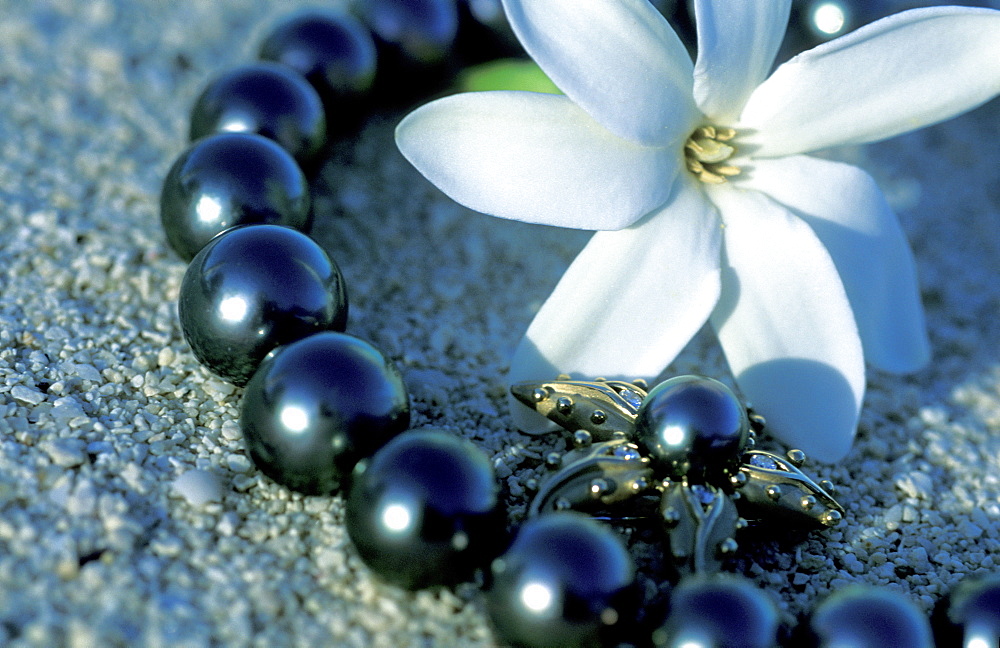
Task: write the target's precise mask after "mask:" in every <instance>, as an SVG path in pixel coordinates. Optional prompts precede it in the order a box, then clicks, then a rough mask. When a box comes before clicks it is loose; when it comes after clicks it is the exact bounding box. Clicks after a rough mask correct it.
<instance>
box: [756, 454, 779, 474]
mask: <svg viewBox="0 0 1000 648" xmlns="http://www.w3.org/2000/svg"><path fill="white" fill-rule="evenodd" d="M750 465H751V466H756V467H757V468H765V469H767V470H777V469H778V463H777V462H776V461H775V460H774V459H772V458H770V457H768V456H766V455H759V454H755V455H754V456H752V457H750Z"/></svg>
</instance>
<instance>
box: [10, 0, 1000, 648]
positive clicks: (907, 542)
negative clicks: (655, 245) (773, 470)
mask: <svg viewBox="0 0 1000 648" xmlns="http://www.w3.org/2000/svg"><path fill="white" fill-rule="evenodd" d="M299 4H300V3H299V2H297V1H296V2H287V3H284V2H283V3H271V4H270V5H265V4H264V3H250V2H245V1H243V0H215V1H213V2H192V1H190V0H186V1H184V2H174V3H168V2H162V1H160V0H128V1H126V0H116V1H111V0H93V1H90V2H86V3H83V2H77V1H75V0H47V1H42V0H38V1H34V2H15V1H13V0H7V1H5V2H0V106H2V110H0V273H2V274H0V644H3V645H11V646H59V645H67V646H74V647H83V646H116V645H121V646H125V645H127V646H141V645H147V646H209V645H226V646H229V645H232V646H241V645H252V646H310V647H314V646H357V647H359V648H360V647H365V648H369V647H385V648H390V647H391V648H402V647H409V646H489V645H493V644H494V639H493V636H492V633H491V631H490V629H489V627H488V625H487V623H486V621H485V617H484V614H483V601H482V597H481V594H480V592H479V590H478V589H477V588H476V587H475V586H474V585H468V586H463V587H460V588H458V590H457V591H454V592H453V591H432V592H419V593H415V594H413V593H407V592H404V591H401V590H399V589H397V588H395V587H392V586H389V585H385V584H383V583H381V582H379V581H378V579H377V578H375V577H373V575H372V574H371V573H370V572H369V571H368V570H367V568H366V567H365V566H364V565H363V564H362V563H361V562H360V560H359V558H358V556H357V554H356V553H355V552H354V550H353V549H352V548H351V546H350V544H349V542H348V540H347V537H346V534H345V531H344V527H343V524H342V519H343V501H342V499H341V498H340V497H339V496H332V497H302V496H300V495H298V494H294V493H291V492H289V491H288V490H287V489H285V488H282V487H280V486H278V485H276V484H274V483H272V482H270V481H268V480H267V479H266V478H264V477H262V476H261V475H260V474H259V473H258V472H257V471H256V470H255V469H254V468H253V467H252V465H251V463H250V461H249V460H248V458H247V456H246V454H245V452H244V450H243V447H242V441H241V434H240V430H239V426H238V425H237V423H236V421H237V416H238V407H239V399H240V390H238V389H236V388H234V387H232V386H229V385H227V384H225V383H224V382H222V381H221V380H218V379H216V378H213V377H212V376H211V375H210V374H209V373H208V372H207V371H206V370H204V369H203V368H201V367H200V366H199V365H198V364H197V362H196V361H195V360H194V358H193V357H192V355H191V353H190V352H189V350H188V348H187V346H186V344H185V342H184V340H183V338H182V336H181V332H180V327H179V325H178V321H177V316H176V308H175V301H176V298H177V292H178V288H179V284H180V280H181V277H182V276H183V273H184V269H185V266H184V263H183V262H182V261H180V260H178V259H177V257H176V256H174V255H173V253H172V252H171V251H170V250H169V248H168V247H167V245H166V243H165V241H164V237H163V235H162V233H161V231H160V225H159V213H158V209H159V207H158V205H159V189H160V182H161V180H162V178H163V176H164V175H165V173H166V170H167V169H168V167H169V165H170V164H171V163H172V161H173V159H174V158H175V157H176V155H177V154H178V153H179V152H180V151H181V150H182V149H183V148H184V146H185V140H186V135H187V113H188V111H189V108H190V106H191V104H192V102H193V100H194V98H195V96H196V94H197V92H198V91H199V90H200V89H201V87H202V86H203V84H204V83H205V82H206V81H207V80H208V79H209V78H210V77H211V76H212V75H214V74H217V73H219V72H220V71H222V70H225V69H226V68H227V67H230V66H233V65H236V64H238V63H241V62H245V61H248V60H250V59H251V58H252V57H253V53H254V46H255V43H256V42H258V40H259V37H260V35H261V32H262V30H264V29H266V28H267V26H268V25H269V24H273V21H274V19H275V18H276V17H277V16H279V15H280V14H282V13H284V12H285V11H288V10H289V9H290V8H291V7H292V6H293V5H295V6H297V5H299ZM400 116H401V114H380V115H376V116H373V117H372V118H371V120H370V122H369V123H368V124H367V126H366V127H365V128H364V129H363V131H362V132H361V133H360V135H359V136H358V137H357V141H345V142H342V143H340V144H338V145H337V146H336V147H335V150H334V152H333V154H332V157H331V160H330V162H329V164H328V165H327V167H326V168H325V169H324V170H323V172H322V174H321V177H320V179H319V180H318V181H317V183H316V184H317V186H316V190H315V199H316V203H317V212H318V219H319V222H318V224H317V227H316V230H315V232H314V234H315V236H316V238H317V239H318V240H319V241H320V242H321V243H322V244H323V245H324V246H325V247H326V248H327V249H328V250H329V251H330V253H331V254H332V255H333V257H334V258H335V259H336V261H337V263H338V264H339V265H340V267H341V269H342V270H343V272H344V275H345V277H346V280H347V283H348V287H349V291H350V299H351V317H350V324H349V328H348V330H349V332H351V333H353V334H354V335H357V336H359V337H363V338H366V339H368V340H370V341H372V342H373V343H375V344H376V345H377V346H378V347H380V348H381V349H383V350H384V351H385V352H386V353H387V354H388V355H389V356H391V357H392V358H393V359H394V360H395V361H396V362H397V363H398V365H399V367H400V368H401V369H402V371H403V373H404V376H405V379H406V381H407V384H408V387H409V389H410V392H411V396H412V403H413V426H414V427H423V426H428V425H433V426H438V427H443V428H445V429H447V430H450V431H452V432H454V433H455V434H460V435H463V436H465V437H468V438H470V439H472V440H473V441H474V442H475V443H476V444H478V445H479V447H481V448H482V449H483V450H484V451H486V452H487V453H489V454H490V456H491V457H492V459H493V462H494V465H495V466H496V468H497V471H498V475H499V477H500V479H501V480H502V482H503V483H504V486H505V497H506V499H507V502H508V504H509V506H510V516H511V520H512V522H516V521H518V520H519V519H520V517H521V515H522V514H523V512H524V509H525V506H526V503H527V501H528V498H529V494H528V493H527V492H526V490H525V483H526V482H527V481H528V480H529V479H532V478H537V477H539V476H540V475H541V474H542V473H543V472H544V469H543V468H542V467H541V463H542V462H541V459H542V457H544V456H545V454H546V453H548V452H549V451H551V450H552V449H554V448H562V447H564V442H563V441H562V440H561V439H559V438H558V437H540V438H537V437H528V436H525V435H522V434H519V433H517V432H515V431H513V430H512V429H511V424H510V418H509V416H508V413H507V401H506V397H505V392H506V384H505V382H504V373H505V370H506V362H507V359H508V358H509V356H510V353H511V351H512V350H513V348H514V345H515V344H516V343H517V340H518V339H519V337H520V335H521V334H522V332H523V331H524V329H525V328H526V326H527V324H528V322H529V321H530V320H531V318H532V315H533V313H534V312H535V311H536V310H537V308H538V307H539V305H540V304H541V302H542V301H543V300H544V299H545V297H546V296H547V294H548V293H549V291H550V290H551V288H552V287H553V286H554V285H555V283H556V281H557V280H558V278H559V276H560V274H561V272H562V271H563V270H564V269H565V267H566V266H567V265H568V263H569V262H570V261H571V260H572V258H573V256H574V254H575V253H576V252H577V251H578V250H579V249H580V248H581V247H582V246H583V244H584V243H585V241H586V240H587V236H588V234H587V233H586V232H576V231H562V230H557V229H554V228H545V227H537V226H528V225H523V224H518V223H513V222H507V221H502V220H499V219H494V218H491V217H487V216H482V215H478V214H475V213H472V212H470V211H468V210H466V209H463V208H461V207H459V206H457V205H456V204H454V203H453V202H451V201H450V200H449V199H448V198H446V197H444V196H443V195H442V194H440V193H439V192H438V191H437V190H436V189H434V188H433V187H431V186H430V185H429V184H428V183H427V182H426V181H425V180H424V179H423V178H422V177H420V176H419V174H417V173H416V172H415V171H414V170H413V169H412V168H411V167H410V166H409V165H408V164H407V163H406V162H405V161H404V160H403V159H402V157H401V156H400V155H399V154H398V152H397V151H396V149H395V146H394V145H393V142H392V128H393V126H394V124H395V122H396V121H397V120H398V119H399V117H400ZM998 124H1000V104H998V103H997V102H993V103H991V104H988V105H987V106H985V107H983V108H981V109H980V110H978V111H976V112H974V113H971V114H970V115H968V116H965V117H962V118H960V119H957V120H955V121H953V122H950V123H947V124H944V125H941V126H937V127H933V128H928V129H926V130H924V131H921V132H918V133H916V134H911V135H907V136H904V137H900V138H897V139H894V140H892V141H889V142H886V143H883V144H879V145H873V146H870V147H868V148H866V149H864V150H857V149H851V150H844V151H836V152H834V153H832V155H834V156H836V157H838V158H841V159H847V160H851V161H854V162H857V163H859V164H861V165H862V166H863V167H865V168H866V169H868V170H869V171H870V172H871V173H872V174H873V175H874V176H875V177H876V178H877V179H878V180H879V182H880V184H881V186H882V187H883V188H884V189H885V190H886V192H887V194H888V195H889V196H890V199H891V201H892V203H893V205H894V206H895V207H896V208H897V210H898V212H899V214H900V218H901V220H902V223H903V227H904V229H905V230H906V232H907V234H908V236H909V238H910V241H911V242H912V244H913V248H914V251H915V254H916V258H917V263H918V266H919V272H920V275H921V279H922V287H923V294H924V300H925V304H926V307H927V317H928V324H929V327H930V331H931V336H932V341H933V348H934V361H933V362H932V364H931V365H930V366H929V367H928V368H927V369H926V370H924V371H921V372H919V373H917V374H914V375H912V376H906V377H898V376H892V375H888V374H884V373H880V372H876V371H872V373H871V375H870V384H869V391H868V396H867V402H866V406H865V409H864V412H863V416H862V423H861V428H860V431H859V434H858V439H857V443H856V446H855V448H854V450H853V451H852V453H851V454H850V456H849V457H848V458H847V459H845V460H844V461H842V462H839V463H838V464H837V465H829V464H823V463H822V462H818V463H817V462H813V463H811V464H809V465H808V467H807V472H809V473H810V474H812V475H814V476H815V477H816V478H822V477H826V478H829V479H831V480H833V481H834V482H835V483H837V484H839V485H840V486H841V489H840V499H841V501H842V503H843V504H844V505H845V507H846V508H847V515H846V519H845V520H844V522H843V524H842V525H841V526H840V527H838V528H837V529H834V530H831V531H827V532H819V533H812V534H808V535H807V534H803V539H802V541H801V542H791V541H786V540H777V541H774V540H767V539H760V540H759V541H754V542H744V543H743V545H744V546H743V553H742V554H741V556H742V557H741V558H740V559H739V560H738V561H737V562H736V564H735V568H736V569H737V570H740V571H744V572H745V573H747V574H749V575H750V576H751V577H752V578H753V579H754V580H755V581H756V582H757V583H758V584H760V585H761V586H762V587H764V588H765V589H767V590H769V591H770V592H771V593H772V594H773V596H774V597H775V600H776V601H778V602H779V603H780V604H781V606H782V607H783V608H785V609H786V610H787V611H788V613H789V614H790V615H794V616H798V615H801V614H803V613H804V612H805V611H807V610H808V609H809V608H810V607H811V606H812V605H813V604H814V603H815V601H816V600H817V599H818V597H821V596H822V595H824V594H826V593H827V592H830V591H831V590H835V589H838V588H840V587H842V586H843V585H845V584H847V583H870V584H876V585H882V586H886V587H890V588H893V589H896V590H899V591H901V592H903V593H905V594H907V595H908V596H910V597H912V599H913V600H914V601H915V602H916V603H917V604H918V605H919V606H920V607H921V608H922V609H924V610H929V609H930V607H931V606H932V605H933V604H934V602H935V601H936V600H937V599H938V598H939V597H940V596H942V595H943V594H944V593H946V592H947V591H948V589H949V588H950V587H952V586H953V585H955V584H956V583H957V582H958V581H959V580H960V579H962V578H963V577H965V576H967V575H970V574H975V573H980V572H996V571H1000V477H998V476H1000V318H998V312H1000V281H998V280H997V274H998V270H1000V236H998V234H997V232H998V230H1000V216H998V211H1000V171H998V169H1000V165H998V161H1000V146H998V142H1000V128H998ZM765 262H766V261H765ZM641 279H642V280H651V278H648V277H644V278H641ZM687 372H698V373H705V374H709V375H716V376H720V377H724V376H725V375H726V369H725V365H724V363H723V361H722V359H721V355H720V353H719V351H718V349H717V347H716V345H715V342H714V340H713V339H712V337H711V336H710V335H708V334H702V335H700V336H699V337H698V338H697V339H696V340H695V342H694V343H692V345H691V346H690V347H689V349H688V350H687V351H685V353H684V354H683V355H682V356H681V357H680V358H679V359H678V360H677V361H676V362H675V364H674V366H673V367H671V369H670V371H669V372H668V373H687ZM817 459H821V458H817ZM632 536H633V538H632V540H633V543H632V544H633V550H634V552H635V554H636V556H637V558H638V559H639V562H640V564H642V565H643V568H644V574H645V575H644V579H645V580H644V582H645V584H646V585H648V587H647V597H648V598H649V600H650V601H653V602H655V601H661V600H662V596H660V594H662V593H663V592H665V591H666V586H663V585H660V586H658V585H657V583H656V581H655V575H656V573H657V565H658V563H659V562H660V549H659V547H657V546H656V545H655V543H651V542H649V541H648V536H649V534H648V533H646V534H644V533H641V532H640V533H633V534H632Z"/></svg>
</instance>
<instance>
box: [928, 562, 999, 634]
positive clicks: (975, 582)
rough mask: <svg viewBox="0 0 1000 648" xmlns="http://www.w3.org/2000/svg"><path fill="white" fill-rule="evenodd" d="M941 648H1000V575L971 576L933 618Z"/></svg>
mask: <svg viewBox="0 0 1000 648" xmlns="http://www.w3.org/2000/svg"><path fill="white" fill-rule="evenodd" d="M931 624H932V626H933V628H934V635H935V639H936V641H937V645H938V646H961V648H994V647H995V646H1000V574H990V575H985V576H982V575H976V576H967V577H966V578H965V580H963V581H962V582H960V583H959V584H958V585H956V586H955V588H954V589H952V591H951V592H950V593H949V594H948V596H946V597H943V598H942V599H941V600H940V601H938V603H937V605H936V606H935V607H934V613H933V614H932V615H931Z"/></svg>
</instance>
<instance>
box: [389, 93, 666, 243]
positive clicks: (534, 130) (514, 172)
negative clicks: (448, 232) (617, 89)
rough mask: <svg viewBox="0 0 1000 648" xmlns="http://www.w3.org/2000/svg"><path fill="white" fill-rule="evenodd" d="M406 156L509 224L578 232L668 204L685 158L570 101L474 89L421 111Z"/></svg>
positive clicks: (413, 117)
mask: <svg viewBox="0 0 1000 648" xmlns="http://www.w3.org/2000/svg"><path fill="white" fill-rule="evenodd" d="M396 144H397V146H399V150H400V151H402V153H403V155H404V156H405V157H406V159H408V160H409V161H410V162H411V163H412V164H413V166H415V167H416V168H417V169H418V170H419V171H420V172H421V173H423V174H424V175H425V176H427V178H428V179H429V180H430V181H431V182H433V183H434V184H435V185H437V186H438V187H439V188H440V189H441V190H442V191H444V192H445V193H446V194H448V195H449V196H451V197H452V198H453V199H454V200H456V201H457V202H460V203H461V204H463V205H465V206H466V207H470V208H472V209H475V210H476V211H481V212H485V213H487V214H492V215H494V216H500V217H502V218H512V219H514V220H520V221H526V222H529V223H543V224H545V225H558V226H560V227H573V228H577V229H620V228H622V227H627V226H629V225H631V224H632V223H634V222H635V221H637V220H638V219H639V218H641V217H642V216H644V215H645V214H646V213H648V212H649V211H650V210H652V209H653V208H655V207H658V206H659V205H662V204H663V202H664V201H665V200H666V199H667V198H668V197H669V195H670V186H671V184H672V183H673V180H674V178H675V177H676V176H677V170H678V166H679V165H680V154H679V153H678V152H677V151H674V150H666V149H655V148H649V147H643V146H638V145H636V144H632V143H630V142H627V141H625V140H623V139H621V138H619V137H616V136H615V135H612V134H611V133H609V132H608V131H606V130H605V129H604V128H602V127H601V126H600V125H599V124H597V122H595V121H594V120H592V119H591V118H590V117H589V116H587V114H586V113H585V112H583V111H582V110H580V109H579V108H578V107H577V106H576V105H574V104H573V102H571V101H570V100H569V99H567V98H566V97H563V96H557V95H548V94H538V93H533V92H470V93H465V94H459V95H453V96H450V97H445V98H444V99H439V100H437V101H434V102H431V103H429V104H427V105H425V106H422V107H420V108H418V109H417V110H415V111H413V112H412V113H410V114H409V115H407V116H406V118H405V119H403V121H402V122H400V124H399V126H397V128H396Z"/></svg>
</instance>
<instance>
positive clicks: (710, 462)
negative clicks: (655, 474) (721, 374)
mask: <svg viewBox="0 0 1000 648" xmlns="http://www.w3.org/2000/svg"><path fill="white" fill-rule="evenodd" d="M635 430H636V441H637V443H638V444H639V445H640V446H642V447H644V448H645V450H646V451H647V452H648V453H649V455H650V458H651V459H652V460H653V461H654V463H656V464H657V465H658V466H659V468H660V469H662V470H664V471H666V473H667V475H668V476H670V477H671V478H673V479H678V478H680V477H683V476H687V477H688V478H689V480H691V481H695V482H697V481H701V480H702V479H704V478H705V477H706V476H707V477H709V478H710V477H712V476H713V474H716V473H721V472H724V471H725V470H726V469H727V468H729V467H730V466H732V465H733V464H734V463H735V462H736V461H737V460H738V459H739V457H740V454H741V452H742V450H743V448H744V446H745V445H746V442H747V438H748V435H749V433H750V422H749V420H748V418H747V412H746V408H745V407H744V406H743V405H742V404H741V403H740V401H739V399H738V398H736V395H735V394H733V392H732V390H730V389H729V388H728V387H726V386H725V385H723V384H722V383H720V382H719V381H717V380H713V379H711V378H705V377H702V376H677V377H676V378H671V379H670V380H665V381H664V382H662V383H660V384H659V385H657V386H656V387H654V388H653V389H652V390H651V391H650V392H649V394H648V395H647V396H646V398H645V399H644V400H643V402H642V406H641V407H640V408H639V412H638V414H637V416H636V424H635Z"/></svg>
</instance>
